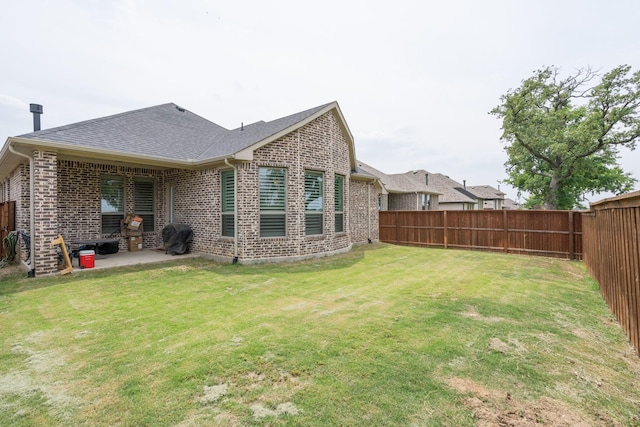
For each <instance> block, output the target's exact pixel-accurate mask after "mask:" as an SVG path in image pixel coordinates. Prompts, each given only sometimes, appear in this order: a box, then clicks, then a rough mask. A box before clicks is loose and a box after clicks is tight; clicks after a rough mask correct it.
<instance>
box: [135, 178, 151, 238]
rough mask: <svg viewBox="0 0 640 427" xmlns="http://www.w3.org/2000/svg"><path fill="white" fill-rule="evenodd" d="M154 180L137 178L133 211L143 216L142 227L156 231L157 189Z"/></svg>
mask: <svg viewBox="0 0 640 427" xmlns="http://www.w3.org/2000/svg"><path fill="white" fill-rule="evenodd" d="M154 187H155V186H154V185H153V180H151V179H141V178H139V179H136V180H135V181H134V182H133V211H134V213H135V214H136V215H138V216H139V217H140V218H142V228H143V229H144V230H147V231H154V230H155V228H156V224H155V210H156V209H155V206H156V204H155V197H154V195H155V191H154Z"/></svg>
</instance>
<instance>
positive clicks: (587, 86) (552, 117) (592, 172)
mask: <svg viewBox="0 0 640 427" xmlns="http://www.w3.org/2000/svg"><path fill="white" fill-rule="evenodd" d="M630 71H631V67H629V66H627V65H623V66H619V67H617V68H614V69H613V70H611V71H610V72H608V73H606V74H604V75H603V76H602V78H601V79H600V81H597V80H598V78H599V77H600V76H599V74H598V73H596V72H594V71H592V70H591V69H589V68H586V69H580V70H577V71H576V72H575V74H573V75H571V76H569V77H567V78H564V79H562V78H561V77H560V70H559V69H558V68H557V67H546V68H543V69H542V70H538V71H536V72H535V73H534V75H533V76H532V77H530V78H528V79H526V80H524V81H523V82H522V85H521V86H520V87H519V88H517V89H515V90H509V92H507V94H506V95H503V96H502V97H501V98H500V100H501V104H500V105H498V106H497V107H496V108H494V109H493V110H491V112H490V114H493V115H495V116H497V117H499V118H501V119H502V129H503V134H502V137H501V139H502V141H503V142H504V143H505V151H506V152H507V154H508V160H507V162H506V163H505V167H506V170H507V173H508V179H506V180H505V182H506V183H508V184H510V185H512V186H513V187H515V188H517V189H518V190H520V191H525V192H527V193H529V194H530V198H529V199H528V200H527V202H526V205H527V206H533V205H544V207H545V208H546V209H573V208H575V207H583V204H582V202H583V201H584V200H585V194H586V193H601V192H613V193H616V194H621V193H624V192H628V191H630V190H632V189H633V185H634V183H635V182H636V179H634V178H632V177H631V175H630V174H629V173H626V172H624V171H623V170H622V168H621V167H620V165H619V164H618V153H619V152H618V149H619V147H621V146H624V147H628V148H630V149H632V150H633V149H635V146H636V142H637V141H638V139H639V138H640V117H639V115H638V113H639V106H640V72H636V73H633V74H630Z"/></svg>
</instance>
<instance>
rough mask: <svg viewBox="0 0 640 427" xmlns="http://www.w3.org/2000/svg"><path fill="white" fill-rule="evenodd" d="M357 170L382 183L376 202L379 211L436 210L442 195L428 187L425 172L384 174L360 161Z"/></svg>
mask: <svg viewBox="0 0 640 427" xmlns="http://www.w3.org/2000/svg"><path fill="white" fill-rule="evenodd" d="M358 168H359V169H361V170H362V171H364V172H366V173H368V174H370V175H372V176H374V177H376V178H377V179H378V180H380V182H381V183H382V187H383V191H382V192H381V194H380V196H379V201H378V207H379V209H380V210H383V211H386V210H390V211H415V210H438V204H439V199H438V198H439V196H440V195H441V194H442V193H440V192H438V191H437V190H436V189H434V188H433V187H432V186H430V185H429V182H428V173H427V172H426V171H424V170H421V171H411V172H407V173H404V174H386V173H384V172H382V171H380V170H378V169H376V168H374V167H372V166H369V165H367V164H366V163H364V162H361V161H360V162H358Z"/></svg>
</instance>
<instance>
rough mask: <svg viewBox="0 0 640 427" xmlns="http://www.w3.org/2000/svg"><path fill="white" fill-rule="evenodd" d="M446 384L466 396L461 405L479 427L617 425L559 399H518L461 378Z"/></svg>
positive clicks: (449, 380) (617, 424)
mask: <svg viewBox="0 0 640 427" xmlns="http://www.w3.org/2000/svg"><path fill="white" fill-rule="evenodd" d="M446 383H447V384H448V385H449V386H450V387H452V388H454V389H456V390H457V391H459V392H460V393H463V394H466V395H470V396H468V397H466V398H465V399H464V404H465V406H466V407H467V408H469V409H470V410H471V411H472V412H473V416H474V418H475V419H476V425H477V426H479V427H492V426H501V427H511V426H513V427H516V426H517V427H529V426H536V427H539V426H551V427H569V426H571V427H588V426H619V425H620V424H619V423H617V422H616V421H615V420H611V419H605V418H604V417H601V418H599V419H596V420H594V419H592V418H590V417H587V416H586V415H584V414H582V413H581V412H579V411H578V410H576V409H574V408H571V407H569V406H568V405H566V404H565V403H563V402H560V401H557V400H554V399H550V398H547V397H543V398H541V399H538V400H535V401H520V400H518V399H515V398H514V397H513V396H511V394H510V393H508V392H506V393H505V392H500V391H496V390H490V389H487V388H486V387H484V386H482V385H480V384H478V383H476V382H474V381H472V380H469V379H464V378H449V379H447V380H446Z"/></svg>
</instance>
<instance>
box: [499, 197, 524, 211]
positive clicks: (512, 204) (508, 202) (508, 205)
mask: <svg viewBox="0 0 640 427" xmlns="http://www.w3.org/2000/svg"><path fill="white" fill-rule="evenodd" d="M502 209H520V203H518V202H516V201H515V200H513V199H509V198H508V197H505V199H504V201H503V202H502Z"/></svg>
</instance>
